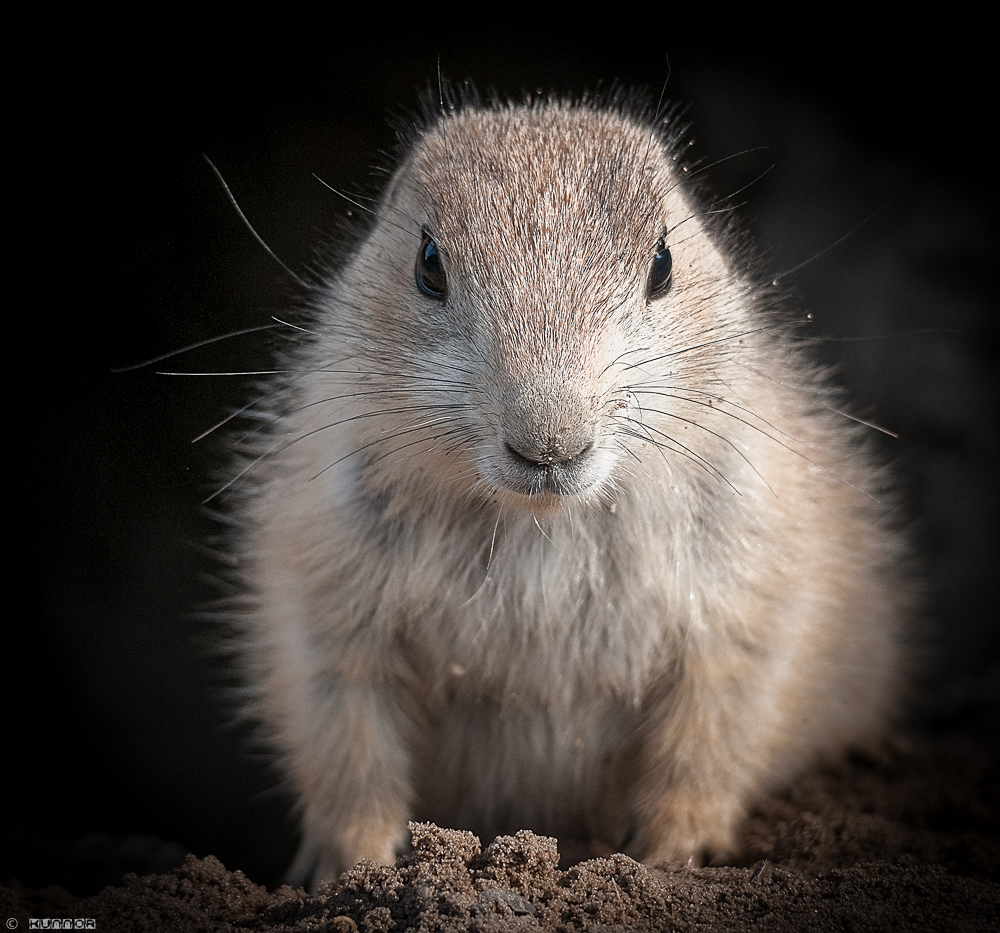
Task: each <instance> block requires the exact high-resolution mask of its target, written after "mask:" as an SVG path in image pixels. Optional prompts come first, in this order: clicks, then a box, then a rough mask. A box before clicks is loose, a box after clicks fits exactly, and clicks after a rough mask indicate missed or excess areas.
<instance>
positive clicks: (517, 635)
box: [238, 103, 909, 881]
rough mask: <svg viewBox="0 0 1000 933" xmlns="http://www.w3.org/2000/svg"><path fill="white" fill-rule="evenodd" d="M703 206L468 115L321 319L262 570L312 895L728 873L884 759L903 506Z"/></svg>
mask: <svg viewBox="0 0 1000 933" xmlns="http://www.w3.org/2000/svg"><path fill="white" fill-rule="evenodd" d="M682 175H683V171H682V169H681V167H680V164H679V163H678V161H677V160H676V159H675V157H674V154H673V153H672V151H671V148H670V146H669V145H667V144H666V143H665V142H664V139H663V138H661V131H660V130H659V129H655V128H652V127H650V126H649V125H646V123H644V122H643V120H642V119H639V118H633V117H630V116H627V115H624V114H623V113H621V112H613V111H611V110H603V109H600V108H593V107H589V106H583V105H580V106H572V105H568V104H556V103H549V104H544V105H534V106H527V107H506V108H496V109H483V108H477V107H473V106H467V107H464V108H458V109H456V110H455V111H453V112H450V113H448V115H446V116H444V117H443V118H441V119H440V120H439V121H438V122H437V123H436V124H434V125H430V126H429V127H427V128H426V129H425V130H423V131H422V132H421V133H419V134H418V136H417V138H416V140H415V142H414V143H413V146H412V148H411V151H410V153H409V154H408V156H407V157H406V158H405V159H404V161H403V163H402V165H401V167H400V168H399V170H398V171H397V172H396V174H395V175H394V177H393V178H392V180H391V182H390V184H389V186H388V189H387V192H386V194H385V195H384V199H383V201H382V202H381V204H380V205H379V206H378V208H377V220H376V221H375V222H374V224H373V227H372V229H371V232H370V234H369V235H368V236H367V238H366V239H365V240H364V242H362V243H360V245H359V246H358V248H357V250H356V252H355V253H354V254H353V256H351V257H350V258H349V259H348V261H347V262H346V264H345V265H344V266H343V267H342V268H341V269H340V271H339V272H338V273H337V274H336V275H335V276H334V277H332V279H331V281H330V282H329V284H328V286H327V287H326V288H325V289H324V291H323V293H322V295H321V296H320V297H319V299H318V300H317V301H316V302H315V308H314V312H315V313H314V314H313V316H312V320H311V323H309V324H308V325H307V330H308V331H309V333H308V334H303V335H302V336H301V337H300V338H299V341H298V343H297V345H296V346H295V347H294V349H293V350H291V351H290V353H289V354H288V356H287V358H286V360H285V361H284V363H283V364H282V368H283V369H286V370H289V371H290V374H289V375H287V376H286V377H284V378H283V380H282V381H281V382H280V383H279V384H278V386H277V389H276V391H277V395H278V401H277V402H276V403H275V404H274V406H273V415H274V424H273V427H272V429H271V430H270V433H269V434H268V435H267V437H266V439H265V440H263V441H259V442H258V443H257V446H256V448H255V450H254V451H253V456H255V457H256V458H258V459H257V461H256V462H255V463H254V464H253V466H252V467H251V468H250V469H249V471H248V472H247V480H248V485H249V481H252V488H249V489H248V490H247V493H246V495H245V497H244V499H243V502H242V505H241V506H240V508H241V512H242V518H243V522H244V525H245V532H244V533H243V535H242V538H241V541H240V543H239V547H238V556H239V559H240V562H241V567H242V568H243V572H244V579H245V581H246V583H247V584H248V587H249V590H250V592H251V598H250V600H249V602H250V605H249V607H248V609H247V610H246V612H245V617H244V628H243V641H244V647H245V655H246V658H247V664H248V668H249V671H250V678H251V682H252V684H253V686H254V687H255V688H256V693H257V699H256V701H255V704H254V706H253V710H252V711H253V713H254V714H255V715H256V716H257V717H258V718H259V719H260V721H261V722H262V723H263V725H264V728H265V730H266V734H267V738H268V739H269V741H270V742H271V743H272V744H273V746H274V748H275V749H276V750H277V752H278V754H279V755H280V761H281V765H282V767H283V769H284V772H285V774H286V775H287V777H288V779H289V781H290V783H291V786H292V788H293V789H294V792H295V794H296V795H297V797H298V799H299V801H300V804H301V819H302V829H303V834H304V835H303V843H302V848H301V851H300V854H299V857H298V859H297V861H296V864H295V866H294V867H293V875H294V877H295V878H297V879H298V880H305V879H312V880H313V881H316V880H319V879H322V878H331V877H334V876H336V875H337V874H338V873H339V872H341V871H343V870H345V869H347V868H349V867H350V866H351V865H353V864H354V863H355V862H356V861H357V860H359V859H361V858H370V859H374V860H375V861H376V862H383V863H386V862H390V861H391V860H392V859H393V858H394V855H395V853H396V852H397V851H398V850H399V849H400V847H401V846H403V845H404V844H405V841H406V838H407V834H406V824H407V820H409V819H413V818H419V819H426V820H433V821H435V822H437V823H439V824H441V825H445V826H453V827H459V828H468V829H472V830H474V831H476V832H478V833H479V834H481V835H482V836H483V837H484V839H487V838H492V836H493V835H494V834H496V833H498V832H505V831H514V830H517V829H520V828H522V827H526V828H530V829H533V830H536V831H539V832H542V833H546V834H550V835H556V836H559V837H561V838H564V839H567V840H573V839H576V840H580V839H584V840H586V839H591V840H599V841H601V842H603V843H605V844H606V845H608V846H610V847H612V848H619V847H623V846H625V847H626V851H628V852H630V853H631V854H634V855H635V856H636V857H637V858H641V859H643V860H645V861H647V862H649V863H655V862H658V861H664V860H678V859H680V860H687V859H688V858H690V857H694V858H696V859H702V858H711V857H716V858H718V857H724V856H725V855H726V854H727V853H731V852H733V850H734V849H735V847H736V846H737V843H738V837H737V832H738V830H739V827H740V823H741V820H742V819H743V817H744V816H745V815H746V813H747V809H748V807H749V806H750V805H751V804H752V803H753V801H754V800H755V799H757V798H759V797H760V795H761V794H763V793H765V792H766V791H767V790H768V789H771V788H775V787H777V786H779V785H781V784H782V783H785V782H788V781H789V780H791V779H793V778H794V777H795V775H796V774H797V773H798V772H799V771H800V770H801V769H802V768H803V767H805V766H807V765H809V764H810V763H812V762H814V761H815V760H817V758H819V757H821V756H835V755H838V754H840V753H842V751H843V750H844V749H845V748H847V747H848V746H850V745H852V744H862V745H863V744H870V743H872V742H874V741H876V740H877V738H878V737H879V736H880V734H881V733H882V730H883V729H884V727H885V724H886V721H887V717H888V716H889V715H890V714H891V713H892V711H893V709H894V706H895V701H896V696H897V692H898V683H899V679H900V649H899V641H900V627H901V618H902V616H903V615H904V609H905V607H906V605H907V603H908V602H909V597H908V595H907V588H906V586H905V584H904V583H903V582H901V581H902V576H901V574H900V572H899V569H898V564H899V561H900V554H901V551H902V548H901V546H900V543H899V540H898V537H897V535H896V534H895V533H894V532H893V531H891V530H890V528H889V527H888V526H887V521H886V512H887V509H886V507H885V505H884V502H882V501H880V500H882V499H883V496H884V491H883V490H882V480H881V474H880V473H879V472H878V471H877V470H875V469H874V468H873V467H872V466H871V464H870V462H869V459H868V456H867V455H866V453H865V452H864V450H863V447H862V445H861V444H859V443H858V439H857V432H856V430H855V429H854V427H853V426H852V425H851V423H850V422H849V421H847V420H846V419H844V418H843V417H842V416H840V415H839V414H836V413H834V412H833V411H832V408H831V401H830V399H831V396H830V393H829V391H828V390H827V389H826V388H825V385H824V383H823V380H822V379H821V378H819V377H818V376H816V375H815V374H814V372H813V370H812V369H811V368H810V367H809V365H808V364H807V362H806V361H805V360H804V359H803V356H802V353H801V350H800V348H798V347H797V346H796V344H795V342H794V341H793V340H792V339H791V338H790V337H789V336H788V334H787V333H786V332H785V331H784V330H783V329H782V327H781V326H780V323H779V320H778V319H777V318H776V317H775V316H774V315H773V314H772V313H771V311H770V310H768V302H769V300H770V299H768V298H767V296H766V294H765V290H764V289H762V288H761V287H760V285H759V284H758V283H756V282H755V281H753V280H752V278H751V277H750V275H749V274H748V273H746V272H745V271H744V269H743V266H744V264H745V263H744V260H743V259H741V258H739V257H738V256H737V255H734V254H731V250H730V248H729V247H728V246H727V245H726V240H725V237H724V236H721V235H720V234H718V233H716V232H712V231H709V230H708V229H707V228H706V222H705V216H706V215H705V212H704V211H700V210H699V207H698V204H697V201H696V200H694V199H693V198H692V196H691V195H690V194H689V193H687V189H686V187H685V186H684V185H682V184H680V180H681V176H682ZM424 230H426V232H427V233H428V234H429V235H430V236H431V237H433V239H434V241H435V243H436V244H437V246H438V248H439V250H440V255H441V262H442V266H443V269H444V271H445V272H446V275H447V295H446V297H445V298H444V299H443V300H438V299H435V298H434V297H432V296H429V295H427V294H425V293H424V292H423V291H421V290H420V289H419V288H418V287H417V284H416V281H415V274H414V268H415V262H416V259H417V253H418V250H420V248H421V244H422V235H423V234H422V231H424ZM664 234H666V237H665V242H666V245H667V246H668V247H669V249H670V251H671V253H672V258H673V281H672V285H671V287H670V289H669V290H668V291H667V292H666V293H665V294H664V295H662V297H656V298H653V299H652V300H651V299H650V298H648V296H647V281H648V279H649V274H650V267H651V261H652V258H653V256H654V254H655V253H656V252H657V249H658V243H659V241H660V238H661V237H663V236H664ZM507 445H509V446H507ZM512 448H516V450H517V451H519V454H515V453H513V452H512Z"/></svg>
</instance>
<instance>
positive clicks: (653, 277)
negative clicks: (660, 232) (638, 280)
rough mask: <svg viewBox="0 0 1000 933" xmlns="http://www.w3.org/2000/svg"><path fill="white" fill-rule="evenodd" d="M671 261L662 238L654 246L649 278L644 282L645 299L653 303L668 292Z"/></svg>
mask: <svg viewBox="0 0 1000 933" xmlns="http://www.w3.org/2000/svg"><path fill="white" fill-rule="evenodd" d="M672 268H673V260H672V259H671V258H670V250H669V248H668V247H667V244H666V242H665V240H664V238H663V237H660V242H659V243H657V244H656V253H655V255H654V256H653V261H652V263H651V264H650V266H649V278H648V279H647V281H646V298H647V299H648V300H649V301H655V300H656V299H657V298H662V297H663V296H664V295H665V294H666V293H667V292H668V291H670V282H671V269H672Z"/></svg>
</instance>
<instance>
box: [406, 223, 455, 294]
mask: <svg viewBox="0 0 1000 933" xmlns="http://www.w3.org/2000/svg"><path fill="white" fill-rule="evenodd" d="M414 272H415V274H416V277H417V287H418V288H419V289H420V290H421V291H422V292H423V293H424V294H425V295H430V297H431V298H444V296H445V294H446V293H447V291H448V279H447V277H446V276H445V274H444V266H442V265H441V254H440V253H439V252H438V248H437V243H435V242H434V238H433V237H432V236H431V235H430V234H429V233H428V232H427V231H426V230H425V231H424V236H423V239H422V240H421V241H420V251H419V252H418V253H417V266H416V269H415V270H414Z"/></svg>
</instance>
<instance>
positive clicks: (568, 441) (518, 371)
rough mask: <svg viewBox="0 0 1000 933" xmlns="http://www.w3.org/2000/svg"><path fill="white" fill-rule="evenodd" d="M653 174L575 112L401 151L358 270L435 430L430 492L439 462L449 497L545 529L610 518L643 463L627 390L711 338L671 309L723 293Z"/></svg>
mask: <svg viewBox="0 0 1000 933" xmlns="http://www.w3.org/2000/svg"><path fill="white" fill-rule="evenodd" d="M672 171H673V169H672V166H671V164H670V156H669V155H668V154H667V153H666V151H665V150H664V147H663V145H662V143H661V142H660V141H659V139H658V138H656V137H655V136H654V135H653V134H652V131H651V130H650V129H649V128H647V127H642V126H639V125H636V124H632V123H628V122H625V121H623V120H622V118H620V117H618V116H614V115H610V114H606V113H599V112H592V111H588V110H579V109H576V110H569V109H562V108H560V109H557V108H550V109H543V110H522V111H518V110H509V111H502V112H497V113H484V112H481V111H476V112H472V113H468V114H458V115H457V116H452V117H448V118H445V119H444V120H443V121H442V122H441V123H440V124H439V125H438V126H437V127H436V128H434V129H433V130H432V131H430V132H429V133H428V134H427V135H426V136H425V137H424V138H423V139H422V140H421V141H420V143H419V144H418V145H417V147H416V149H415V151H414V154H413V156H412V157H411V158H410V160H409V161H408V162H407V163H406V164H405V165H404V166H403V167H402V168H401V169H400V171H399V172H398V173H397V175H396V177H395V178H394V180H393V182H392V184H391V186H390V189H389V192H388V194H387V195H386V200H385V202H384V203H383V205H382V208H381V212H380V215H381V218H382V223H381V224H379V226H378V227H377V228H376V230H375V233H374V234H373V237H372V239H371V240H370V241H369V242H368V243H367V244H366V246H365V249H364V250H363V254H362V256H361V257H360V259H361V261H362V262H363V263H366V264H370V265H369V266H366V274H365V275H364V278H366V279H368V280H369V281H371V274H369V273H374V272H375V269H376V268H377V269H378V274H379V275H381V276H382V277H383V279H386V285H385V287H384V288H383V289H382V294H381V295H380V296H378V300H377V301H376V302H375V303H374V310H375V315H376V320H375V322H374V326H375V328H376V330H377V332H378V334H379V335H381V338H382V339H383V340H385V339H389V340H391V341H392V343H393V345H394V351H393V352H394V354H395V356H396V358H397V360H399V361H400V362H401V363H402V364H403V366H404V368H407V369H409V370H410V374H411V376H412V378H413V385H412V391H413V393H414V394H415V395H416V396H417V397H418V398H419V399H420V400H421V401H422V403H423V404H424V405H425V406H426V407H427V411H428V413H433V412H441V413H444V412H447V415H446V416H445V417H444V418H442V419H441V420H440V422H439V423H441V424H448V425H450V427H448V428H447V433H446V440H445V442H444V443H442V444H439V445H437V457H438V462H437V468H438V469H437V470H436V471H435V473H437V472H440V468H441V466H442V465H443V464H442V463H441V462H440V458H441V456H442V455H446V456H447V457H448V458H449V461H450V462H451V463H452V464H453V465H454V468H453V472H454V476H455V477H456V478H457V481H458V482H459V483H461V484H464V485H465V487H466V488H470V487H471V488H474V489H476V490H478V491H479V492H481V493H482V494H483V495H484V496H498V497H499V498H500V500H501V501H503V502H507V503H510V504H513V505H517V506H522V507H528V508H531V509H533V510H541V511H545V510H549V509H551V508H559V507H562V506H564V505H565V504H566V503H567V502H568V501H571V500H572V499H579V498H592V497H603V498H605V499H607V500H610V499H611V498H612V497H613V494H614V489H615V486H616V484H617V483H618V481H619V478H618V476H617V472H618V471H617V468H618V466H619V464H621V462H622V461H623V459H629V458H630V457H631V458H634V459H640V458H638V457H637V455H636V453H635V450H634V448H636V447H641V446H643V445H647V446H649V445H652V447H654V448H655V447H659V446H662V441H661V437H660V436H658V435H659V434H660V433H661V432H660V429H659V428H657V427H656V426H655V425H654V424H651V423H650V421H649V418H648V417H647V416H646V414H645V410H646V409H655V408H657V407H660V406H658V405H656V404H655V401H652V400H649V399H646V400H643V399H640V398H637V393H636V386H637V385H638V384H640V383H645V384H647V385H649V384H650V380H651V379H652V380H654V381H659V382H662V380H664V379H665V378H667V377H668V376H670V377H673V375H674V374H675V373H676V372H677V371H678V370H679V369H683V368H684V367H685V366H686V365H688V364H689V363H690V362H691V361H690V360H683V361H680V362H678V361H677V360H675V359H671V357H672V356H676V355H677V354H676V351H677V350H678V349H680V348H681V347H683V346H685V345H689V344H691V343H692V342H697V341H700V342H702V343H704V342H705V339H704V338H705V334H706V332H707V331H711V330H712V329H713V328H714V327H716V326H717V323H718V322H717V321H715V320H714V319H713V314H714V312H713V310H712V308H714V305H712V304H710V303H706V302H705V301H703V300H702V301H701V310H700V311H699V313H698V314H696V315H694V316H693V317H692V316H691V315H682V314H678V313H677V302H676V298H677V296H678V295H680V296H686V297H684V302H685V304H687V303H689V302H690V301H691V300H694V299H697V297H698V294H699V293H703V292H705V290H706V289H708V290H709V291H710V292H712V293H714V294H716V295H718V294H719V291H720V289H722V288H724V287H725V283H726V281H728V273H727V272H726V270H725V267H724V265H723V263H722V261H721V258H720V257H719V256H718V254H717V252H716V251H715V249H714V247H713V246H712V245H711V243H710V241H709V239H708V237H707V236H706V235H705V234H704V232H703V231H702V229H701V226H700V221H699V220H698V219H697V218H696V217H693V216H692V214H691V208H690V207H689V205H688V203H687V202H686V200H685V198H684V196H683V195H682V193H681V191H680V189H679V188H678V186H677V184H676V181H675V180H674V177H673V175H672ZM387 257H392V259H393V262H392V263H391V264H389V265H390V267H388V268H387ZM396 257H402V259H401V260H400V261H398V262H397V261H396ZM662 384H663V385H668V384H669V382H667V383H662ZM647 391H648V390H647ZM432 417H433V415H432ZM654 420H655V419H654ZM675 426H676V425H675ZM413 459H414V461H416V460H419V459H421V455H420V454H419V453H415V454H414V457H413ZM632 467H633V468H634V464H633V465H632ZM423 469H424V472H425V475H426V469H427V467H426V465H425V467H424V468H423ZM445 472H446V471H445Z"/></svg>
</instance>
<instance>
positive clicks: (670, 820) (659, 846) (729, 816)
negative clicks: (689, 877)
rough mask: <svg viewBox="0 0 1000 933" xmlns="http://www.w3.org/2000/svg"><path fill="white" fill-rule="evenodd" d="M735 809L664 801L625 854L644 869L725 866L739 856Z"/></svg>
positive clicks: (698, 801) (677, 799)
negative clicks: (735, 828) (736, 841)
mask: <svg viewBox="0 0 1000 933" xmlns="http://www.w3.org/2000/svg"><path fill="white" fill-rule="evenodd" d="M735 810H736V808H734V807H728V808H722V807H719V806H718V805H717V804H713V803H711V802H709V801H707V800H705V799H704V798H699V799H687V800H684V799H683V798H682V797H680V795H678V796H676V797H673V798H672V799H671V800H670V801H664V802H663V803H661V805H660V806H659V807H657V809H656V811H655V813H654V814H653V816H652V817H651V818H650V819H648V820H647V821H646V822H645V823H644V824H642V825H641V826H640V828H639V831H638V832H637V833H636V835H635V838H634V839H633V840H632V842H631V843H630V844H629V845H628V846H627V847H626V850H625V854H626V855H628V856H630V857H631V858H634V859H635V860H636V861H638V862H642V863H643V864H645V865H659V866H670V867H680V866H682V865H687V866H693V867H698V866H702V865H724V864H727V863H730V862H731V861H732V860H733V858H734V857H735V855H736V854H737V847H736V843H735V832H734V826H735V824H736V822H737V820H736V813H735Z"/></svg>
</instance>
